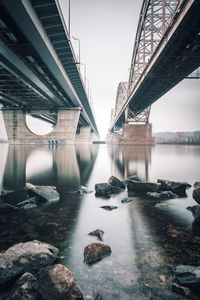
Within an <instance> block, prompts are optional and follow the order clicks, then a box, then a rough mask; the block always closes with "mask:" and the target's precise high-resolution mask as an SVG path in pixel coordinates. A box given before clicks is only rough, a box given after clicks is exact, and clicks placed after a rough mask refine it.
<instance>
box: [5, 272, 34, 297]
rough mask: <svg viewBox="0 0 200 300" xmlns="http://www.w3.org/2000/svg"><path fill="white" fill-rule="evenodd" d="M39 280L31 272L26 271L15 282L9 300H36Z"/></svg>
mask: <svg viewBox="0 0 200 300" xmlns="http://www.w3.org/2000/svg"><path fill="white" fill-rule="evenodd" d="M37 295H38V280H37V279H36V278H35V277H34V276H33V275H32V274H31V273H28V272H26V273H24V274H23V275H22V276H21V277H20V278H19V279H18V280H17V281H16V283H15V285H14V288H13V289H12V291H11V293H10V295H9V297H8V299H7V300H36V299H37Z"/></svg>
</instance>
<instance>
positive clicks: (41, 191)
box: [26, 183, 60, 201]
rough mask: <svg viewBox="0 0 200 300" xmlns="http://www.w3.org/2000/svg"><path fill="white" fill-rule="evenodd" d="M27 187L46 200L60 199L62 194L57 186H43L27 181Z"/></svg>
mask: <svg viewBox="0 0 200 300" xmlns="http://www.w3.org/2000/svg"><path fill="white" fill-rule="evenodd" d="M26 189H27V190H28V191H31V193H33V194H34V195H36V196H38V197H39V198H42V199H44V200H45V201H58V200H59V199H60V195H59V194H58V192H57V191H56V187H55V186H42V185H33V184H31V183H27V184H26Z"/></svg>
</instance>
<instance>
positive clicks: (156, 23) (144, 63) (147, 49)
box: [110, 0, 200, 130]
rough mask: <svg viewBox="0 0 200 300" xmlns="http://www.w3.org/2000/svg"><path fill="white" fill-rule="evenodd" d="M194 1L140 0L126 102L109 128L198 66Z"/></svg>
mask: <svg viewBox="0 0 200 300" xmlns="http://www.w3.org/2000/svg"><path fill="white" fill-rule="evenodd" d="M199 32H200V3H199V1H198V0H187V1H186V0H144V1H143V5H142V9H141V13H140V17H139V23H138V27H137V33H136V39H135V44H134V50H133V56H132V61H131V68H130V74H129V82H128V88H127V91H126V93H127V97H126V100H125V101H124V102H123V103H122V104H121V106H120V107H119V106H118V110H117V111H115V112H114V113H113V115H112V120H111V127H110V129H111V130H113V128H114V127H115V126H117V127H121V126H122V125H123V123H124V122H125V110H126V108H127V107H129V109H130V110H131V111H132V112H133V114H134V115H135V116H137V115H138V114H141V112H142V111H143V110H144V109H146V108H148V107H149V106H150V105H151V104H153V103H154V102H155V101H156V100H158V99H159V98H160V97H161V96H162V95H164V94H165V93H166V92H167V91H169V90H170V89H171V88H172V87H174V86H175V85H176V84H177V83H179V82H180V81H181V80H182V79H184V78H186V77H187V76H188V75H189V74H190V73H192V72H193V71H194V70H195V69H196V68H198V67H199V66H200V36H199Z"/></svg>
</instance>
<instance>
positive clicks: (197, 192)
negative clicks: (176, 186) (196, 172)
mask: <svg viewBox="0 0 200 300" xmlns="http://www.w3.org/2000/svg"><path fill="white" fill-rule="evenodd" d="M192 197H193V198H194V200H195V201H196V202H197V203H199V204H200V185H199V186H197V187H196V188H195V189H194V190H193V193H192Z"/></svg>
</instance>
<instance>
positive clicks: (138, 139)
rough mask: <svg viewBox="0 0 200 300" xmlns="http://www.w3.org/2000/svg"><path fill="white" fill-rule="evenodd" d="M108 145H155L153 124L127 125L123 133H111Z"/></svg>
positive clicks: (124, 126) (123, 128)
mask: <svg viewBox="0 0 200 300" xmlns="http://www.w3.org/2000/svg"><path fill="white" fill-rule="evenodd" d="M107 143H108V144H117V145H118V144H120V145H154V144H155V141H154V138H153V137H152V127H151V124H149V123H146V124H130V123H125V124H124V125H123V127H122V133H118V132H114V133H110V134H109V136H108V138H107Z"/></svg>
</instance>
